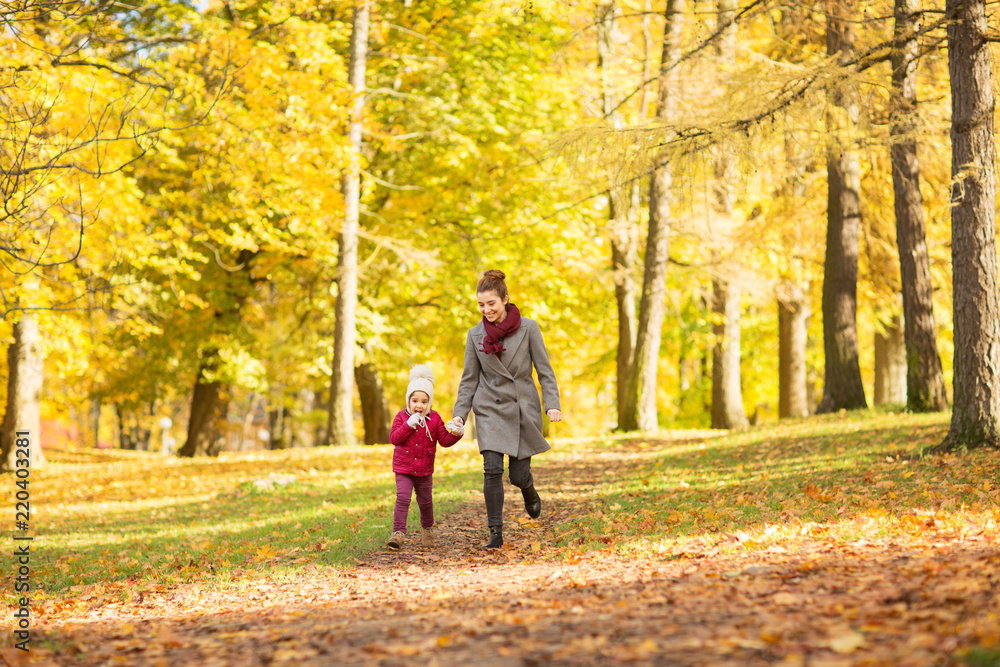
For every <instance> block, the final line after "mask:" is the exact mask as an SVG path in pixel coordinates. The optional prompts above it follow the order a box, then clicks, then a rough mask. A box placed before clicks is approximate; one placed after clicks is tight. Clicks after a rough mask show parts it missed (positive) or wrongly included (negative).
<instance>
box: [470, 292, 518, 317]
mask: <svg viewBox="0 0 1000 667" xmlns="http://www.w3.org/2000/svg"><path fill="white" fill-rule="evenodd" d="M476 298H477V299H479V312H480V313H482V314H483V317H485V318H486V319H487V320H489V321H490V322H492V323H493V324H499V323H500V322H503V319H504V318H505V317H507V302H508V301H510V297H506V296H505V297H504V298H503V299H501V298H500V297H499V296H497V293H496V292H494V291H493V290H490V291H489V292H480V293H479V294H477V295H476Z"/></svg>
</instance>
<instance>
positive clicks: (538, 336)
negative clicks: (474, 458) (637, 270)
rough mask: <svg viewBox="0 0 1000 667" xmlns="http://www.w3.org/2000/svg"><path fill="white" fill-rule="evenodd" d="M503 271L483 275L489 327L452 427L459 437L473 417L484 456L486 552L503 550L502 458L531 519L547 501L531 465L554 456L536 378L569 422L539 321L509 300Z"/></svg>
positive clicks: (472, 336)
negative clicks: (534, 458)
mask: <svg viewBox="0 0 1000 667" xmlns="http://www.w3.org/2000/svg"><path fill="white" fill-rule="evenodd" d="M505 279H506V276H505V275H504V273H503V271H497V270H491V271H487V272H486V273H484V274H483V277H482V278H481V279H480V280H479V285H478V287H477V288H476V297H477V299H478V300H479V312H481V313H482V314H483V321H482V322H480V323H479V324H477V325H476V326H474V327H472V328H471V329H469V335H468V338H467V339H466V343H465V368H464V369H463V371H462V381H461V383H460V384H459V386H458V398H457V399H456V400H455V410H454V413H453V414H454V415H455V416H454V417H453V419H452V421H453V422H454V424H456V425H457V426H458V428H459V429H461V428H462V427H463V425H464V424H465V419H466V418H467V417H468V415H469V410H470V409H472V410H474V411H475V413H476V434H477V436H478V439H479V451H480V453H482V455H483V477H484V479H483V495H484V496H485V498H486V518H487V522H488V523H489V528H490V540H489V542H487V543H486V544H485V545H484V546H483V548H484V549H497V548H499V547H500V546H501V545H502V544H503V457H504V455H505V454H506V455H507V457H508V460H509V470H510V481H511V483H512V484H514V486H516V487H518V488H520V489H521V494H522V495H523V496H524V509H525V511H526V512H527V513H528V516H530V517H531V518H533V519H534V518H538V516H539V515H540V514H541V513H542V500H541V498H539V497H538V493H537V492H536V491H535V485H534V480H533V479H532V476H531V457H532V456H534V455H535V454H541V453H542V452H545V451H548V450H549V443H547V442H546V441H545V437H544V436H543V435H542V408H541V405H540V404H539V402H538V391H537V390H536V389H535V382H534V380H533V379H532V376H531V366H532V364H534V367H535V369H536V370H537V371H538V382H539V384H540V385H541V387H542V396H544V397H545V407H546V408H547V413H546V414H548V417H549V419H550V420H551V421H554V422H557V421H560V420H561V419H562V412H561V411H560V409H559V387H558V386H557V385H556V376H555V373H553V372H552V365H551V364H550V363H549V356H548V353H547V352H546V351H545V343H544V342H542V333H541V331H540V330H539V329H538V324H537V323H535V321H534V320H529V319H528V318H526V317H521V313H520V312H518V310H517V306H515V305H514V304H512V303H510V298H509V296H508V295H507V283H506V282H505Z"/></svg>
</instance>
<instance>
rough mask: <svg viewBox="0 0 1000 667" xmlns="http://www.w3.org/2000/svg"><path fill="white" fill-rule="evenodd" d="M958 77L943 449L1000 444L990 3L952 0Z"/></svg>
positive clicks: (953, 69) (951, 68)
mask: <svg viewBox="0 0 1000 667" xmlns="http://www.w3.org/2000/svg"><path fill="white" fill-rule="evenodd" d="M945 7H946V12H947V15H948V18H949V19H950V22H949V23H948V73H949V75H950V80H951V146H952V158H951V173H952V190H951V193H952V195H951V196H952V208H951V238H952V241H951V263H952V299H953V300H954V311H955V314H954V321H955V380H954V404H953V407H952V414H951V427H950V428H949V430H948V436H947V437H946V438H945V441H944V442H943V443H942V444H941V446H940V447H939V448H938V449H940V450H951V449H958V448H961V447H967V448H970V449H972V448H976V447H980V446H989V447H1000V285H998V276H997V253H996V243H995V241H996V176H995V171H994V170H995V159H996V149H995V147H994V134H993V112H994V104H995V102H994V95H993V74H992V59H991V57H990V49H989V37H988V32H987V31H988V26H987V22H986V3H985V2H984V0H947V2H946V4H945Z"/></svg>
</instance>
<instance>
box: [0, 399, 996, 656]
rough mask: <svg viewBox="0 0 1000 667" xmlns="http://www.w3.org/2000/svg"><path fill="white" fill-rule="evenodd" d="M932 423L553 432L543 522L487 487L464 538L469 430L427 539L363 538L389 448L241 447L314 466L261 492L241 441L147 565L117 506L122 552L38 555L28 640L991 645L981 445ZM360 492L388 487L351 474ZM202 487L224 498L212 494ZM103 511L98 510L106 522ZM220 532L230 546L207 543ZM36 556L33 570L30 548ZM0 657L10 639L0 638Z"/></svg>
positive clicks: (238, 651) (800, 647) (849, 649)
mask: <svg viewBox="0 0 1000 667" xmlns="http://www.w3.org/2000/svg"><path fill="white" fill-rule="evenodd" d="M946 428H947V416H944V415H937V416H907V415H894V414H891V413H885V412H882V413H874V414H859V415H840V416H832V417H827V418H823V419H812V420H807V421H798V422H789V423H783V424H780V425H776V426H771V427H767V428H762V429H756V430H753V431H749V432H746V433H742V434H724V433H716V432H701V433H695V432H683V433H671V434H660V435H658V436H656V437H648V438H634V437H633V438H608V439H604V440H596V441H594V440H590V441H585V442H558V443H556V448H555V450H554V451H553V452H551V453H549V454H546V455H544V456H542V457H539V458H538V459H537V465H536V480H537V484H538V487H539V489H540V491H541V493H542V498H543V503H544V508H543V515H542V517H541V519H539V520H537V521H531V520H528V519H527V517H526V516H525V514H524V511H523V509H522V507H521V506H520V502H519V500H520V494H519V493H518V492H517V490H516V489H514V488H513V487H510V486H508V487H507V489H508V495H507V498H508V503H507V508H506V514H508V519H507V524H506V527H505V536H506V539H507V544H506V545H505V547H504V548H503V549H502V550H500V551H499V552H484V551H482V550H480V549H479V546H480V545H481V544H482V542H483V539H484V536H485V531H484V529H483V525H484V524H485V516H484V510H483V506H482V495H481V492H479V491H476V487H477V486H478V484H479V482H480V481H481V476H479V475H478V471H477V470H476V469H475V468H476V464H477V460H478V457H477V456H476V455H475V452H474V450H473V448H472V446H471V444H469V443H464V444H463V445H462V446H460V447H459V448H458V449H457V450H456V451H445V452H442V454H441V457H440V459H439V461H440V463H439V471H440V474H439V476H436V480H437V487H438V495H440V496H441V497H442V501H441V508H440V509H441V512H439V516H438V522H439V532H438V544H437V545H436V546H435V547H434V548H431V549H425V548H423V547H421V546H419V545H418V544H417V543H418V542H419V538H418V535H417V533H416V532H412V533H411V538H410V541H409V542H408V543H407V544H406V545H405V546H404V548H403V549H402V550H401V551H399V552H393V551H389V550H388V549H385V548H384V547H381V546H380V543H381V541H383V540H384V539H385V537H387V534H388V533H387V531H388V516H387V509H388V508H389V507H390V504H391V497H388V496H389V494H391V481H389V479H388V478H384V475H383V472H382V466H383V464H384V463H385V462H386V461H388V457H389V456H391V452H390V451H389V449H388V448H369V449H363V448H358V449H356V450H352V451H351V452H339V453H338V452H333V453H328V452H319V453H316V452H306V453H280V452H277V453H270V454H267V455H264V456H262V457H261V456H258V457H257V462H258V464H259V463H261V462H264V463H267V464H268V470H269V471H276V472H286V471H287V470H299V471H300V474H301V471H302V470H303V469H304V470H305V471H306V474H308V469H310V468H311V469H313V470H316V472H315V473H314V474H313V475H312V477H313V478H319V479H320V481H319V482H317V483H315V484H313V485H312V486H306V487H305V488H301V489H300V488H297V485H296V486H293V487H291V488H290V489H289V490H288V491H284V492H278V494H277V495H275V494H270V495H268V494H265V493H256V492H254V493H251V492H248V491H246V489H247V488H248V487H247V478H246V476H247V474H248V473H250V472H254V471H255V472H257V473H259V469H256V470H255V468H248V469H243V468H240V466H241V465H243V462H242V461H228V462H227V461H220V462H198V463H194V464H185V465H192V466H198V470H200V471H201V476H200V477H201V478H202V479H211V478H212V475H213V474H215V473H214V472H213V471H216V472H217V467H226V469H227V470H228V471H229V472H227V474H228V475H230V476H232V479H230V482H229V484H230V487H226V488H221V489H217V490H215V491H214V492H212V493H214V494H215V495H212V493H209V494H208V497H207V498H206V499H204V500H203V501H199V502H204V503H205V505H204V510H203V511H206V512H209V514H208V516H198V517H195V518H192V516H191V515H189V514H183V515H175V514H173V512H187V511H188V509H184V508H183V507H180V508H178V507H174V506H173V505H170V506H169V507H174V509H169V508H167V507H166V506H165V508H161V509H159V510H156V511H157V512H159V513H164V514H165V517H164V520H167V522H168V523H170V524H171V525H173V524H174V523H176V522H175V521H170V519H172V518H173V519H176V518H177V517H178V516H183V517H185V520H186V521H187V522H188V523H187V525H189V526H191V527H192V532H194V533H195V534H194V535H193V536H191V537H189V538H187V539H185V538H183V537H182V536H180V535H178V536H176V537H172V536H171V535H172V534H162V535H161V534H160V533H164V532H165V531H167V527H166V526H160V528H159V530H160V532H159V533H156V534H155V535H156V536H159V538H160V539H163V540H165V541H167V542H170V541H171V540H177V541H176V543H171V544H168V546H173V547H174V550H172V551H169V552H167V553H170V554H173V555H172V556H171V558H172V559H167V558H163V559H161V558H160V555H161V554H162V551H157V550H153V556H152V558H155V559H156V560H155V563H154V564H152V565H149V566H148V567H146V565H144V564H143V554H142V553H141V552H140V551H139V550H138V544H139V543H140V542H141V540H142V539H149V538H150V535H153V533H148V531H149V530H152V529H151V528H149V527H148V526H144V524H143V521H142V519H141V516H142V515H143V513H142V512H136V513H135V514H129V515H128V516H129V519H128V521H129V522H134V523H135V524H136V525H135V530H136V531H139V532H138V533H137V534H135V535H130V536H129V537H127V538H121V539H124V540H126V542H127V543H128V544H129V545H130V548H133V549H136V551H135V552H134V553H132V554H131V555H130V556H129V558H130V559H134V560H136V561H138V562H139V565H137V566H134V567H133V569H132V571H131V573H129V572H126V571H124V570H122V569H121V567H124V566H122V565H121V561H120V560H114V559H113V558H111V557H110V556H108V557H106V560H107V566H106V568H105V569H101V568H100V567H95V568H93V572H92V573H90V574H87V573H86V572H84V571H82V570H77V569H76V564H75V561H74V562H73V563H70V564H69V565H67V569H68V570H69V574H65V573H61V570H60V571H59V572H60V573H61V576H63V577H72V579H70V581H64V580H62V579H58V578H53V579H52V581H54V582H55V583H54V584H53V589H52V590H43V591H42V594H41V597H40V599H38V600H37V601H36V602H35V604H34V606H33V613H34V615H35V621H34V622H35V625H34V626H33V630H32V632H33V635H32V651H31V653H30V659H31V662H32V663H34V664H52V665H116V664H125V665H129V664H132V665H182V664H183V665H188V664H192V665H193V664H200V665H258V664H259V665H264V664H280V663H285V664H292V665H329V664H338V665H339V664H344V665H355V664H356V665H397V664H398V665H403V664H439V665H468V664H477V665H483V666H485V665H534V664H539V665H541V664H546V665H547V664H556V665H559V664H564V665H580V664H583V665H587V664H594V665H603V664H619V663H628V664H679V665H716V664H732V665H755V664H788V665H795V664H801V665H947V664H954V665H1000V540H998V538H1000V528H998V526H1000V503H998V497H1000V491H998V487H1000V477H998V471H1000V455H998V454H997V452H975V453H971V454H967V455H964V456H958V457H954V456H949V457H923V458H921V457H919V456H916V454H918V453H919V451H920V450H921V449H922V448H923V447H925V446H926V445H928V444H933V443H935V442H937V441H939V440H940V439H941V438H942V437H943V435H944V432H945V431H946ZM81 456H82V455H81ZM449 456H451V457H453V458H451V459H450V460H449V458H448V457H449ZM282 457H285V458H284V459H283V458H282ZM343 457H348V458H346V459H343ZM116 461H117V459H116ZM346 461H352V462H353V463H354V466H355V468H358V469H363V470H368V471H369V474H370V476H372V477H373V479H374V482H373V484H374V486H371V487H369V486H364V487H363V488H362V489H361V490H359V489H357V488H355V489H353V490H352V489H345V488H343V484H342V483H338V482H336V480H337V479H338V478H337V476H338V475H341V474H346V473H345V472H344V470H343V464H344V463H345V462H346ZM445 461H447V462H448V463H447V465H446V466H445V465H444V462H445ZM307 464H308V465H309V466H310V468H305V466H306V465H307ZM328 464H329V465H328ZM60 465H63V466H64V469H63V470H61V471H52V472H47V473H45V475H52V479H53V480H55V479H57V472H58V474H61V475H70V474H79V470H78V469H77V468H75V467H74V466H77V467H79V466H88V465H94V464H93V463H91V462H86V461H81V462H79V463H70V462H67V463H64V464H60ZM110 465H118V463H111V464H110ZM185 465H180V466H175V467H173V468H168V467H165V466H160V468H159V469H160V470H162V471H163V472H161V473H159V474H158V475H157V474H155V473H154V472H153V471H152V470H148V471H147V474H148V475H152V476H154V477H155V478H156V480H159V481H154V480H152V479H151V478H149V477H147V478H146V480H145V481H144V485H145V487H147V488H148V487H149V486H150V484H153V483H155V484H161V485H163V486H164V487H170V485H171V484H172V482H170V481H168V480H172V479H175V477H176V476H177V470H179V469H185ZM258 468H261V469H262V468H263V466H258ZM443 468H447V470H444V469H443ZM73 471H76V472H73ZM241 471H242V472H241ZM324 471H325V472H324ZM324 475H329V476H330V477H329V479H326V481H323V480H324V479H325V478H324ZM41 476H42V475H41V474H40V477H41ZM43 480H44V477H43ZM122 483H123V484H124V483H125V482H122ZM187 483H193V482H191V481H190V480H189V482H187ZM217 483H218V484H221V485H222V486H223V487H224V486H225V485H224V484H222V483H221V482H218V481H217ZM360 483H361V480H359V479H358V480H355V481H354V482H353V483H352V482H349V483H348V486H351V485H352V484H360ZM449 486H450V490H449V489H448V488H446V487H449ZM376 487H378V488H377V492H375V489H376ZM170 488H173V487H170ZM241 494H242V495H241ZM309 494H313V495H309ZM379 494H382V495H383V496H386V497H378V498H372V497H371V496H373V495H374V496H379ZM98 498H99V495H98V494H95V495H94V498H93V499H90V500H87V499H86V498H84V499H83V500H82V501H79V502H77V503H75V504H73V503H69V504H68V505H67V506H70V505H71V506H72V509H73V511H71V512H68V518H66V519H65V521H66V523H60V521H61V520H60V519H59V518H58V517H51V518H50V519H49V521H50V524H49V529H50V530H53V531H57V530H61V531H63V532H64V533H65V534H67V535H70V536H71V537H72V539H70V540H68V541H67V540H63V541H62V542H59V541H57V540H55V538H53V539H52V540H51V542H52V544H53V545H56V544H58V545H60V546H58V547H57V548H55V550H56V551H58V550H60V549H64V550H72V549H73V548H75V547H80V548H88V545H91V543H92V542H95V541H100V540H101V539H105V538H107V537H108V536H107V535H105V534H104V533H101V534H99V535H95V534H91V533H88V532H87V531H86V530H85V527H84V524H87V523H88V522H93V521H95V520H96V519H95V517H96V514H94V513H93V512H92V510H93V508H90V507H89V505H88V503H90V504H98V505H99V504H100V503H101V502H107V501H106V500H99V499H98ZM278 499H280V502H279V501H278ZM126 500H127V499H125V498H123V499H122V502H126ZM149 501H150V499H148V498H147V499H146V501H143V500H141V499H140V500H137V501H135V502H149ZM365 502H368V503H372V504H375V505H377V507H376V508H375V510H373V513H372V514H371V515H370V518H368V519H366V521H365V522H362V524H361V525H362V526H368V528H364V530H371V534H370V535H369V534H367V533H366V534H362V532H361V531H360V530H359V532H357V533H355V532H353V531H354V529H357V528H358V525H357V520H356V519H355V525H354V527H353V528H352V529H350V530H348V531H346V532H345V531H341V532H342V534H343V536H342V537H340V538H334V539H340V540H341V542H340V543H338V545H337V546H336V547H335V548H331V547H330V546H329V545H328V544H326V542H322V541H321V542H319V547H318V548H317V547H316V545H315V544H313V545H312V548H309V543H311V542H312V541H313V536H315V535H316V534H324V535H325V534H332V533H329V531H330V530H332V529H331V528H330V527H329V526H328V524H329V523H331V522H334V520H335V519H337V525H338V526H342V525H343V524H344V523H345V522H346V519H345V517H347V516H361V515H364V516H368V514H366V512H367V511H368V510H367V509H365V508H363V507H361V506H362V505H364V504H365ZM324 503H326V505H325V508H324ZM338 503H339V504H338ZM184 505H186V504H182V506H184ZM213 505H215V506H217V507H221V508H226V511H227V513H225V514H223V513H221V512H217V513H215V514H212V513H211V512H210V508H211V507H212V506H213ZM334 505H336V507H333V506H334ZM445 506H450V510H449V511H445V510H444V507H445ZM124 507H125V505H116V506H114V507H113V508H111V509H113V510H114V511H124ZM302 507H304V508H305V509H302ZM350 508H355V509H353V510H351V509H350ZM324 509H325V510H326V511H324ZM414 509H415V508H414ZM104 511H105V512H106V511H107V508H104ZM255 511H256V513H257V515H258V516H257V517H256V518H255V517H254V516H253V512H255ZM296 512H299V513H300V514H303V513H304V515H308V516H300V515H299V514H296ZM229 513H234V514H235V515H236V516H230V514H229ZM147 514H148V513H147ZM268 514H270V515H274V516H275V517H278V518H280V520H279V521H277V525H275V526H274V530H273V531H271V530H269V528H270V527H271V524H267V526H268V529H259V530H258V529H257V528H251V527H247V525H244V524H249V525H252V526H256V524H255V523H254V522H255V521H256V522H261V521H264V519H262V518H260V517H261V516H262V515H268ZM313 514H315V516H316V522H317V524H315V525H314V524H311V523H309V522H310V521H311V519H310V518H309V517H311V516H312V515H313ZM411 514H412V513H411ZM237 517H242V519H241V520H242V522H243V523H240V519H238V518H237ZM105 520H106V521H108V522H109V523H110V524H111V525H114V526H117V527H118V529H119V530H120V529H121V527H122V526H123V525H129V524H128V523H126V524H122V523H121V521H120V520H116V519H115V518H114V517H110V516H106V517H105ZM293 520H294V521H295V522H296V523H302V527H301V528H299V529H296V530H297V531H299V532H301V531H303V530H305V531H308V530H310V529H311V528H316V530H315V531H314V532H313V533H310V534H309V535H310V537H309V538H308V540H306V541H304V542H302V544H305V545H306V548H302V547H301V546H293V547H289V546H288V545H289V544H291V543H293V542H294V539H292V538H288V539H286V538H285V537H284V535H286V534H291V533H295V532H296V530H292V525H288V522H289V521H293ZM184 525H185V524H184V523H181V524H180V529H181V532H183V527H184ZM346 525H348V526H350V523H347V524H346ZM412 525H414V522H413V521H412V517H411V526H412ZM317 526H318V527H317ZM144 529H145V530H147V533H142V530H144ZM338 530H340V529H338ZM274 532H277V533H278V534H279V535H282V536H283V537H281V538H277V537H275V536H273V535H272V533H274ZM206 534H207V535H212V536H213V537H210V538H206V537H204V535H206ZM352 536H353V537H352ZM324 539H329V538H324ZM198 540H209V544H208V545H207V546H206V545H204V544H200V543H199V542H198ZM199 544H200V546H199ZM295 544H300V543H299V542H295ZM341 545H344V546H343V547H341ZM91 546H92V545H91ZM324 546H325V547H326V548H323V547H324ZM351 547H354V550H353V551H352V550H351ZM220 549H224V550H228V551H227V553H226V554H225V555H224V556H225V557H224V558H223V557H221V556H219V555H218V554H217V553H215V552H216V551H218V550H220ZM337 549H341V550H340V551H337ZM372 549H373V550H372ZM178 550H179V551H185V550H186V551H187V552H188V553H186V554H184V557H183V558H182V557H180V554H178V553H177V551H178ZM351 553H353V554H355V555H356V556H357V558H354V557H352V556H346V555H345V554H351ZM63 555H65V554H63ZM61 557H62V556H59V558H61ZM185 558H187V559H188V561H189V563H187V564H185V565H183V566H182V567H181V568H179V569H178V568H177V567H176V563H177V562H178V561H183V560H184V559H185ZM41 562H42V567H43V571H44V567H45V564H46V563H47V562H48V561H46V560H44V558H43V559H42V561H41ZM55 562H57V563H58V562H60V561H58V560H56V561H55ZM128 562H129V561H125V566H127V565H128ZM62 563H63V564H65V559H64V560H63V561H62ZM225 563H228V564H225ZM206 564H207V565H206ZM209 566H211V567H209ZM116 568H117V569H116ZM47 576H48V575H47ZM77 580H79V581H80V582H81V583H73V582H75V581H77ZM43 585H44V584H43ZM60 586H62V587H61V588H60ZM10 601H11V600H10V598H8V603H9V602H10ZM5 616H6V617H7V618H10V613H7V614H6V615H5ZM0 655H2V656H3V657H4V658H5V659H8V660H9V661H15V660H21V661H22V662H23V661H24V658H25V657H29V656H24V655H18V652H17V651H14V650H13V649H3V650H2V652H0Z"/></svg>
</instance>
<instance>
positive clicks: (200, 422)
mask: <svg viewBox="0 0 1000 667" xmlns="http://www.w3.org/2000/svg"><path fill="white" fill-rule="evenodd" d="M216 354H217V353H215V352H211V353H209V354H208V355H207V358H206V360H205V361H202V363H201V365H200V366H199V368H198V377H197V379H196V380H195V383H194V393H193V394H192V395H191V416H190V417H189V418H188V430H187V440H186V441H185V442H184V446H183V447H181V448H180V449H179V450H178V451H177V455H178V456H187V457H191V456H195V455H196V454H209V453H212V452H219V451H221V450H222V449H223V448H224V447H225V438H226V433H225V431H224V429H223V428H221V427H222V426H223V425H224V424H225V423H226V416H227V413H228V412H229V398H228V393H229V392H228V386H226V385H224V384H222V383H221V382H218V381H216V380H208V379H207V377H206V376H207V375H210V374H211V373H212V371H214V370H215V366H216V364H217V362H218V360H217V359H216Z"/></svg>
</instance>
